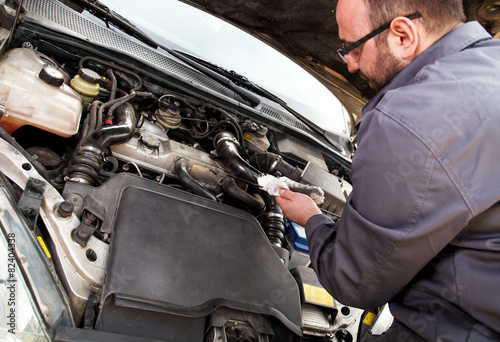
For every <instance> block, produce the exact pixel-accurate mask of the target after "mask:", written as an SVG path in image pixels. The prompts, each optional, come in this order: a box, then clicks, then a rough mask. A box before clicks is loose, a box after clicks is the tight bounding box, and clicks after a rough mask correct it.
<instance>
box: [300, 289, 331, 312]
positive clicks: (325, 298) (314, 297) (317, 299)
mask: <svg viewBox="0 0 500 342" xmlns="http://www.w3.org/2000/svg"><path fill="white" fill-rule="evenodd" d="M304 297H305V300H306V302H309V303H313V304H318V305H322V306H329V307H332V308H334V307H335V302H334V301H333V297H332V296H331V295H330V294H329V293H328V292H327V291H326V290H325V289H324V288H321V287H317V286H312V285H308V284H304Z"/></svg>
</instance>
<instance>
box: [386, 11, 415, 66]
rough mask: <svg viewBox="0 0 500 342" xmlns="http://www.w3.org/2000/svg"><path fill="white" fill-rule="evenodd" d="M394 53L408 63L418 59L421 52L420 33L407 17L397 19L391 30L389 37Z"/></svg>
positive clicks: (393, 22)
mask: <svg viewBox="0 0 500 342" xmlns="http://www.w3.org/2000/svg"><path fill="white" fill-rule="evenodd" d="M387 39H388V44H389V47H390V49H391V51H392V53H393V54H394V55H395V56H396V57H399V58H401V59H403V60H405V61H407V62H411V61H412V60H413V59H414V58H415V57H417V55H418V53H419V51H418V46H419V31H418V30H417V27H416V26H415V24H414V22H413V21H412V20H410V19H408V18H405V17H397V18H395V19H394V20H393V21H392V23H391V27H390V28H389V35H388V37H387Z"/></svg>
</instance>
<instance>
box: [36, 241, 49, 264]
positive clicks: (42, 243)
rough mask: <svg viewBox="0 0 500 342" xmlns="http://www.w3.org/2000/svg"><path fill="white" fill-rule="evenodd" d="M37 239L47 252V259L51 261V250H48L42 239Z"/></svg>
mask: <svg viewBox="0 0 500 342" xmlns="http://www.w3.org/2000/svg"><path fill="white" fill-rule="evenodd" d="M36 238H37V240H38V242H39V243H40V246H42V249H43V251H44V252H45V255H46V256H47V258H49V259H50V258H51V257H50V253H49V250H48V249H47V246H45V242H43V240H42V237H41V236H37V237H36Z"/></svg>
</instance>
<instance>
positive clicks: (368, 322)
mask: <svg viewBox="0 0 500 342" xmlns="http://www.w3.org/2000/svg"><path fill="white" fill-rule="evenodd" d="M375 317H377V315H375V314H374V313H373V312H368V313H367V314H366V317H365V319H364V320H363V324H366V325H372V324H373V321H374V320H375Z"/></svg>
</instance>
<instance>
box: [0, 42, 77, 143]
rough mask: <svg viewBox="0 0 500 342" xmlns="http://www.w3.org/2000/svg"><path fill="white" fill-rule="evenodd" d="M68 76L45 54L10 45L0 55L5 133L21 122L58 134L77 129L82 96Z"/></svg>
mask: <svg viewBox="0 0 500 342" xmlns="http://www.w3.org/2000/svg"><path fill="white" fill-rule="evenodd" d="M68 78H69V77H68V76H67V75H66V74H64V73H63V72H62V71H61V70H60V69H59V68H58V67H57V65H56V64H55V63H54V62H52V61H51V60H50V59H49V58H48V57H47V56H45V55H43V54H41V53H37V52H35V51H33V50H31V49H24V48H19V49H12V50H9V51H7V53H5V54H4V55H3V56H2V58H0V106H3V107H4V114H3V116H2V117H1V118H0V126H1V127H2V128H4V129H5V130H6V131H7V132H8V133H9V134H12V132H14V131H15V130H16V129H18V128H19V127H21V126H24V125H31V126H34V127H38V128H40V129H42V130H45V131H47V132H51V133H54V134H57V135H60V136H62V137H70V136H72V135H75V134H76V133H77V132H78V125H79V123H80V116H81V112H82V100H81V98H80V96H79V95H78V93H77V92H75V91H74V90H73V89H71V87H70V86H69V85H68V84H67V83H68Z"/></svg>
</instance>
